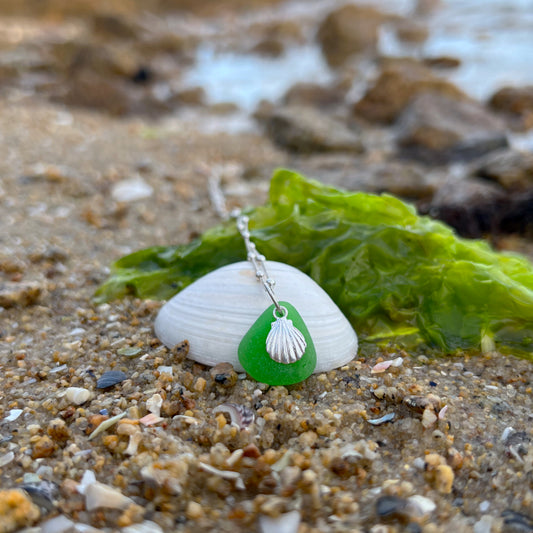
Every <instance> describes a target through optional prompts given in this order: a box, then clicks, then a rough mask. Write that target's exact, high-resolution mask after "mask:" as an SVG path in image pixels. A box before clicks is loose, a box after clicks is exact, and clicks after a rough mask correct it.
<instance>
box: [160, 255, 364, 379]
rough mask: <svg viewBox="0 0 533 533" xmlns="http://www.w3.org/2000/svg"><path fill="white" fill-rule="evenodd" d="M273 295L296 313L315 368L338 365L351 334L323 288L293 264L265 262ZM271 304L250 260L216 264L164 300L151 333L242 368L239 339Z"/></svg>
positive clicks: (205, 359)
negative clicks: (309, 340)
mask: <svg viewBox="0 0 533 533" xmlns="http://www.w3.org/2000/svg"><path fill="white" fill-rule="evenodd" d="M266 266H267V269H268V273H269V275H270V276H271V277H272V278H273V279H275V280H276V288H275V291H276V296H277V297H278V299H279V300H280V301H287V302H289V303H291V304H292V305H293V306H294V307H295V308H296V309H297V310H298V312H299V313H300V315H301V317H302V319H303V320H304V322H305V324H306V326H307V329H308V330H309V333H310V335H311V338H312V339H313V343H314V345H315V350H316V355H317V365H316V368H315V373H316V372H325V371H328V370H331V369H333V368H338V367H340V366H342V365H345V364H346V363H348V362H349V361H351V360H352V359H353V358H354V357H355V355H356V353H357V335H356V334H355V332H354V330H353V328H352V326H351V325H350V323H349V322H348V320H347V319H346V317H345V316H344V315H343V314H342V313H341V311H340V309H339V308H338V307H337V306H336V305H335V303H334V302H333V300H332V299H331V298H330V297H329V296H328V295H327V294H326V292H325V291H324V290H323V289H322V288H321V287H320V286H319V285H318V284H317V283H316V282H315V281H313V280H312V279H311V278H310V277H309V276H307V275H305V274H304V273H302V272H300V271H299V270H298V269H296V268H294V267H291V266H289V265H286V264H284V263H278V262H275V261H267V262H266ZM271 305H272V301H271V300H270V298H269V297H268V295H267V294H266V292H265V290H264V288H263V286H262V285H261V284H260V283H258V282H257V280H256V277H255V272H254V270H253V268H252V267H251V265H250V263H248V262H246V261H242V262H240V263H233V264H231V265H227V266H225V267H222V268H219V269H217V270H215V271H213V272H211V273H209V274H207V275H206V276H204V277H202V278H200V279H199V280H197V281H195V282H194V283H192V284H191V285H189V286H188V287H187V288H185V289H184V290H183V291H181V292H180V293H178V294H176V296H174V297H173V298H172V299H171V300H169V301H168V302H167V303H166V304H165V305H164V306H163V307H162V308H161V310H160V311H159V314H158V316H157V318H156V321H155V333H156V335H157V337H158V338H159V339H160V340H161V341H162V342H163V344H165V345H166V346H168V347H169V348H172V347H173V346H175V345H176V344H178V343H180V342H181V341H183V340H185V339H187V340H188V341H189V344H190V349H189V357H190V358H191V359H193V360H195V361H198V362H199V363H203V364H206V365H209V366H215V365H217V364H218V363H222V362H228V363H231V364H232V365H233V367H234V368H235V370H236V371H237V372H242V371H243V370H244V369H243V368H242V366H241V364H240V362H239V358H238V353H237V352H238V348H239V344H240V342H241V340H242V338H243V337H244V335H245V334H246V333H247V331H248V330H249V329H250V328H251V327H252V325H253V324H254V322H255V321H256V320H257V318H258V317H259V316H260V315H261V314H262V313H263V312H264V311H265V309H267V308H268V307H270V306H271Z"/></svg>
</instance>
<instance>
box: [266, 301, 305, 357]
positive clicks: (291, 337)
mask: <svg viewBox="0 0 533 533" xmlns="http://www.w3.org/2000/svg"><path fill="white" fill-rule="evenodd" d="M281 309H283V311H284V315H283V316H277V315H276V310H275V309H274V316H275V317H276V320H275V321H274V322H272V325H271V330H270V333H269V334H268V336H267V339H266V351H267V352H268V355H270V358H271V359H273V360H274V361H276V362H277V363H283V364H285V365H289V364H291V363H296V361H299V360H300V359H301V358H302V356H303V354H304V353H305V349H306V348H307V343H306V342H305V338H304V336H303V335H302V333H301V332H300V330H299V329H297V328H296V327H294V326H293V324H292V320H289V319H288V318H287V309H285V308H284V307H282V308H281Z"/></svg>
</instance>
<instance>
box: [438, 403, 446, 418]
mask: <svg viewBox="0 0 533 533" xmlns="http://www.w3.org/2000/svg"><path fill="white" fill-rule="evenodd" d="M447 411H448V406H447V405H445V406H444V407H443V408H442V409H441V410H440V411H439V420H444V417H445V416H446V412H447Z"/></svg>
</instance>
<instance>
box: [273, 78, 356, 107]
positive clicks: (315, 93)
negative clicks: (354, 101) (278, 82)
mask: <svg viewBox="0 0 533 533" xmlns="http://www.w3.org/2000/svg"><path fill="white" fill-rule="evenodd" d="M344 96H345V90H344V89H342V88H340V87H325V86H323V85H319V84H318V83H296V84H295V85H293V86H292V87H291V88H290V89H289V90H288V91H287V92H286V93H285V96H284V97H283V102H284V103H285V104H286V105H303V106H311V107H319V108H326V107H333V106H337V105H339V104H342V102H343V101H344Z"/></svg>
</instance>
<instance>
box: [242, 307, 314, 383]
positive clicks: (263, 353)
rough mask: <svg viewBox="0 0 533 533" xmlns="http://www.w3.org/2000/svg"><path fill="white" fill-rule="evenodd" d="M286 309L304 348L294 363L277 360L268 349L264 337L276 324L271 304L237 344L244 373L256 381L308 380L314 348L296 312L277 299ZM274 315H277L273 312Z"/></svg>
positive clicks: (286, 381) (294, 381)
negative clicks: (299, 334)
mask: <svg viewBox="0 0 533 533" xmlns="http://www.w3.org/2000/svg"><path fill="white" fill-rule="evenodd" d="M279 304H280V305H281V306H282V307H284V308H285V309H286V310H287V316H286V318H287V319H288V320H291V321H292V324H293V325H294V327H295V328H296V329H297V330H298V331H299V332H300V333H301V335H303V338H304V339H305V351H304V353H303V355H302V356H301V358H300V359H298V360H297V361H296V362H294V363H288V364H287V363H278V362H277V361H274V360H273V359H272V357H271V355H270V354H269V353H268V351H267V337H268V336H269V334H270V333H271V331H272V330H273V329H275V328H273V327H272V325H273V324H274V326H275V327H276V326H277V325H278V324H275V323H276V321H277V319H276V318H275V315H274V314H273V313H274V309H275V306H274V305H271V306H270V307H269V308H268V309H266V310H265V311H264V312H263V314H261V316H260V317H259V318H258V319H257V320H256V321H255V323H254V324H253V326H252V327H251V328H250V329H249V330H248V332H247V333H246V335H245V336H244V337H243V338H242V340H241V343H240V344H239V361H240V363H241V365H242V366H243V368H244V369H245V370H246V372H247V373H248V374H249V375H250V376H252V377H253V378H254V379H255V380H257V381H259V382H261V383H267V384H268V385H293V384H294V383H300V381H303V380H304V379H307V378H308V377H309V376H310V375H311V374H312V373H313V371H314V370H315V367H316V351H315V346H314V344H313V340H312V339H311V335H310V334H309V330H308V329H307V326H306V325H305V322H304V321H303V319H302V317H301V316H300V314H299V313H298V311H297V310H296V309H295V308H294V307H293V306H292V305H291V304H290V303H288V302H279ZM276 316H277V315H276Z"/></svg>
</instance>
